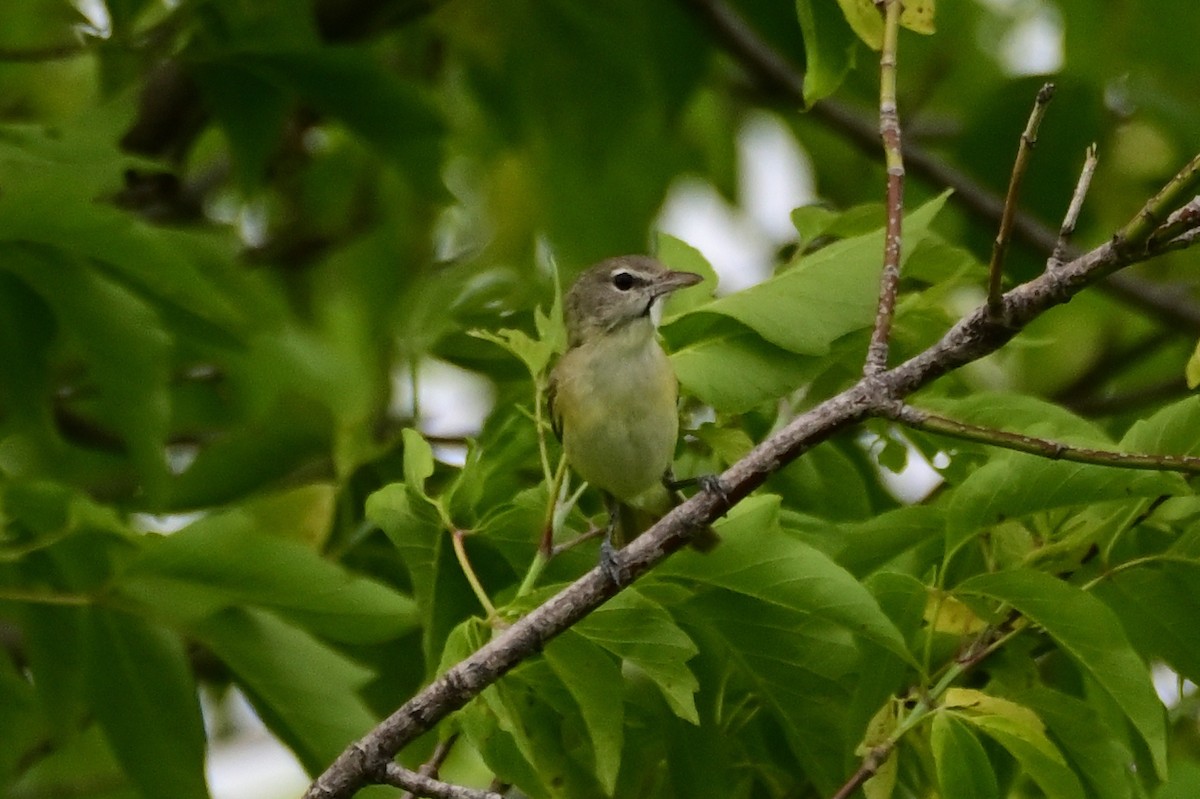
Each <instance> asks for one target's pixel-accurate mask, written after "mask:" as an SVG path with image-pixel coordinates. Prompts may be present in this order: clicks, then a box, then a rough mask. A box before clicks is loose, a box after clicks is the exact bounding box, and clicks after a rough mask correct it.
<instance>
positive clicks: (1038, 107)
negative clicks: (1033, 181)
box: [987, 83, 1054, 318]
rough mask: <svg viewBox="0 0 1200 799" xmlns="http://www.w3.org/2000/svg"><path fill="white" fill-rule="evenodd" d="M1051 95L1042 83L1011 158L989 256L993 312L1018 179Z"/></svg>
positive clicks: (997, 303)
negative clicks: (998, 223) (1006, 189)
mask: <svg viewBox="0 0 1200 799" xmlns="http://www.w3.org/2000/svg"><path fill="white" fill-rule="evenodd" d="M1053 98H1054V84H1053V83H1046V84H1043V85H1042V88H1041V89H1039V90H1038V93H1037V99H1036V100H1034V103H1033V111H1032V112H1030V114H1029V122H1028V123H1026V125H1025V131H1024V132H1023V133H1022V134H1021V143H1020V144H1019V145H1018V146H1017V157H1016V159H1015V160H1014V161H1013V168H1012V175H1011V176H1010V177H1009V179H1008V192H1007V193H1006V194H1005V195H1004V210H1002V211H1001V212H1000V229H999V230H998V231H996V240H995V241H994V242H992V260H991V261H990V262H988V293H987V307H988V311H989V312H991V313H992V314H996V313H998V312H999V310H1000V305H1001V303H1000V295H1001V293H1002V291H1003V289H1002V288H1001V286H1002V280H1003V277H1004V255H1005V253H1006V252H1007V251H1008V241H1009V238H1010V237H1011V236H1012V228H1013V218H1014V216H1015V215H1016V212H1017V202H1018V198H1019V197H1020V195H1021V181H1022V180H1023V179H1024V178H1025V170H1026V169H1027V168H1028V166H1029V156H1030V154H1031V153H1032V152H1033V148H1034V147H1035V146H1036V145H1037V132H1038V127H1039V126H1040V125H1041V124H1042V117H1043V116H1045V115H1046V106H1047V105H1048V104H1049V103H1050V100H1052V99H1053ZM993 318H999V317H993Z"/></svg>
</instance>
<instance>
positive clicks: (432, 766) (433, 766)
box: [400, 733, 458, 799]
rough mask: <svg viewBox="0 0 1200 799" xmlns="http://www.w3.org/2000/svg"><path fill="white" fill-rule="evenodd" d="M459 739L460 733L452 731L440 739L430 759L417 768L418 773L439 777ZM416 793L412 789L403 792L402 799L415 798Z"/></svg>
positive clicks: (433, 777)
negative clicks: (439, 772)
mask: <svg viewBox="0 0 1200 799" xmlns="http://www.w3.org/2000/svg"><path fill="white" fill-rule="evenodd" d="M457 741H458V733H451V734H450V735H448V736H447V737H446V738H445V740H442V741H438V745H437V746H435V747H434V749H433V754H431V755H430V756H429V759H428V760H426V761H425V762H424V763H422V764H421V767H420V768H419V769H417V774H419V775H420V776H422V777H429V778H430V779H437V776H438V771H439V770H440V769H441V767H442V764H443V763H445V762H446V758H447V757H449V756H450V750H451V749H453V748H454V744H455V743H456V742H457ZM413 797H414V794H413V792H412V791H411V790H408V791H405V792H404V793H403V794H401V796H400V799H413Z"/></svg>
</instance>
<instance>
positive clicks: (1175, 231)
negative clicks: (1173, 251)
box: [1146, 197, 1200, 250]
mask: <svg viewBox="0 0 1200 799" xmlns="http://www.w3.org/2000/svg"><path fill="white" fill-rule="evenodd" d="M1197 220H1200V197H1193V198H1192V200H1191V202H1189V203H1188V204H1187V205H1184V206H1183V207H1181V208H1178V209H1176V210H1175V211H1174V212H1173V213H1172V214H1171V215H1170V216H1169V217H1167V221H1166V222H1164V223H1163V224H1162V226H1160V227H1159V228H1158V229H1157V230H1155V231H1154V232H1153V233H1151V234H1150V238H1149V239H1147V240H1146V246H1147V247H1148V248H1149V249H1151V250H1153V249H1156V248H1161V247H1162V246H1163V245H1165V244H1166V243H1168V242H1171V241H1174V240H1175V239H1176V238H1178V237H1179V236H1180V235H1184V236H1186V235H1188V233H1189V232H1191V233H1195V231H1194V230H1193V229H1194V228H1195V227H1196V222H1197Z"/></svg>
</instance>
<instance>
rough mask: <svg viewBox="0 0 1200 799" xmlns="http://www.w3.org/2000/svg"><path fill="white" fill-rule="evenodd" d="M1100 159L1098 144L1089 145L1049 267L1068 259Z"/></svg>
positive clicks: (1052, 267) (1047, 264) (1051, 254)
mask: <svg viewBox="0 0 1200 799" xmlns="http://www.w3.org/2000/svg"><path fill="white" fill-rule="evenodd" d="M1098 160H1099V159H1098V158H1097V156H1096V145H1095V143H1092V144H1090V145H1088V148H1087V153H1086V154H1085V155H1084V158H1083V169H1081V170H1080V172H1079V180H1078V182H1076V184H1075V191H1074V192H1073V193H1072V194H1071V203H1070V204H1069V205H1068V206H1067V213H1066V215H1065V216H1064V217H1063V223H1062V227H1060V228H1059V229H1058V241H1057V242H1055V244H1054V252H1052V253H1050V260H1048V261H1047V262H1046V268H1047V269H1056V268H1057V267H1059V266H1062V263H1063V261H1065V260H1066V259H1067V252H1068V247H1069V246H1070V241H1071V236H1073V235H1074V234H1075V226H1076V225H1078V224H1079V212H1080V211H1081V210H1083V200H1084V198H1085V197H1087V193H1088V188H1090V187H1091V185H1092V176H1093V175H1095V174H1096V162H1097V161H1098Z"/></svg>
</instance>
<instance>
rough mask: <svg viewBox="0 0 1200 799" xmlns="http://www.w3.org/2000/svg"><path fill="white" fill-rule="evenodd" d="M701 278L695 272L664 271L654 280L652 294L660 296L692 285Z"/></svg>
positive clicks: (702, 277)
mask: <svg viewBox="0 0 1200 799" xmlns="http://www.w3.org/2000/svg"><path fill="white" fill-rule="evenodd" d="M702 280H704V276H703V275H697V274H696V273H695V272H674V271H671V272H665V273H663V274H662V275H661V276H660V277H659V278H658V279H657V280H655V281H654V296H655V297H662V296H664V295H666V294H670V293H671V292H672V291H676V290H678V289H683V288H687V287H688V286H694V285H696V284H697V283H699V282H700V281H702Z"/></svg>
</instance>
